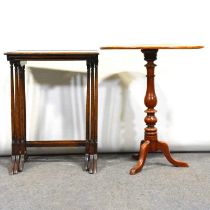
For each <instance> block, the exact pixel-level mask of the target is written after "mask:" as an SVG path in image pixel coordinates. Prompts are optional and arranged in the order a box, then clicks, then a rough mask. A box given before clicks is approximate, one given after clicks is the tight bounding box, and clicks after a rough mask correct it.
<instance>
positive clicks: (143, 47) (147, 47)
mask: <svg viewBox="0 0 210 210" xmlns="http://www.w3.org/2000/svg"><path fill="white" fill-rule="evenodd" d="M203 47H204V46H202V45H133V46H104V47H101V48H100V49H102V50H137V49H138V50H159V49H201V48H203Z"/></svg>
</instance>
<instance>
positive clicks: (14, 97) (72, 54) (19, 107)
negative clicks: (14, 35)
mask: <svg viewBox="0 0 210 210" xmlns="http://www.w3.org/2000/svg"><path fill="white" fill-rule="evenodd" d="M98 54H99V53H98V52H97V51H14V52H7V53H5V55H6V56H7V60H8V61H9V62H10V71H11V128H12V155H11V158H12V164H11V170H10V173H11V174H17V173H18V172H21V171H22V170H23V166H24V162H25V161H26V160H27V156H28V154H27V147H82V146H83V147H85V170H86V171H88V172H89V173H91V174H93V173H96V168H97V138H98V137H97V122H98ZM26 61H86V65H87V95H86V138H85V139H83V140H65V141H64V140H53V141H46V140H35V141H34V140H33V141H27V139H26V97H25V63H26Z"/></svg>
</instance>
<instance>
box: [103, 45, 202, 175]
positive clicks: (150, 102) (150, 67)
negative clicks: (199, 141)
mask: <svg viewBox="0 0 210 210" xmlns="http://www.w3.org/2000/svg"><path fill="white" fill-rule="evenodd" d="M202 47H203V46H108V47H102V48H101V49H109V50H114V49H117V50H121V49H126V50H128V49H132V50H133V49H139V50H141V52H142V53H143V54H144V60H145V61H146V62H147V63H146V65H145V67H146V69H147V90H146V95H145V98H144V103H145V106H146V107H147V109H146V110H145V112H146V114H147V115H146V117H145V119H144V121H145V123H146V125H147V127H146V128H145V134H144V140H142V141H141V144H140V150H139V155H137V156H134V157H135V158H137V159H138V162H137V164H136V165H135V166H134V167H133V168H131V170H130V174H131V175H134V174H136V173H137V172H139V171H141V169H142V168H143V166H144V163H145V160H146V157H147V154H148V152H157V151H158V150H160V151H161V152H163V154H164V155H165V157H166V159H167V160H168V161H169V162H170V163H171V164H173V165H174V166H179V167H188V164H187V163H185V162H182V161H178V160H175V159H174V158H173V157H172V156H171V154H170V151H169V147H168V145H167V143H165V142H163V141H159V140H158V135H157V128H156V127H155V124H156V122H157V117H156V116H155V113H156V110H155V106H156V105H157V97H156V94H155V83H154V77H155V74H154V71H155V66H156V64H155V63H154V61H155V60H156V59H157V52H158V50H159V49H199V48H202Z"/></svg>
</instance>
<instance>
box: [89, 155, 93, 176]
mask: <svg viewBox="0 0 210 210" xmlns="http://www.w3.org/2000/svg"><path fill="white" fill-rule="evenodd" d="M93 168H94V155H90V159H89V164H88V172H89V174H93V172H94V170H93Z"/></svg>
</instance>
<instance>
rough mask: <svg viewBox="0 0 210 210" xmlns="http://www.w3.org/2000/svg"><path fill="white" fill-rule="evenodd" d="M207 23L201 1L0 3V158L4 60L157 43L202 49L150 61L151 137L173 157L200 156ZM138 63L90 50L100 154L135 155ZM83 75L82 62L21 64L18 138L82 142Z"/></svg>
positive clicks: (131, 54)
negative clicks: (23, 84)
mask: <svg viewBox="0 0 210 210" xmlns="http://www.w3.org/2000/svg"><path fill="white" fill-rule="evenodd" d="M209 18H210V13H209V6H208V0H199V1H198V0H177V1H167V0H159V1H155V0H147V1H143V0H124V1H122V0H119V1H118V0H110V1H109V0H106V1H105V0H101V1H99V0H90V1H86V0H77V1H73V0H60V1H50V0H45V1H43V0H37V1H32V0H19V1H14V0H7V1H6V0H5V1H4V0H1V1H0V21H1V22H0V70H1V77H0V101H1V103H0V116H1V121H0V154H9V152H10V144H11V140H10V136H11V133H10V85H9V82H10V77H9V76H10V73H9V64H8V63H7V61H6V57H5V56H4V55H3V53H4V52H6V51H12V50H21V49H23V50H51V49H55V50H71V49H98V48H99V47H100V46H103V45H110V44H111V45H117V44H123V45H129V44H133V45H134V44H167V43H172V44H190V45H191V44H202V45H205V48H204V49H201V50H162V51H160V52H159V53H158V60H157V61H156V64H158V66H157V68H156V84H157V85H156V87H157V89H156V93H157V96H158V106H157V110H158V113H157V116H158V120H159V121H158V123H157V127H158V129H159V138H160V139H161V140H162V139H163V140H166V141H167V142H168V143H169V145H170V146H171V149H173V150H202V151H209V150H210V134H209V133H208V131H209V128H210V123H209V119H210V112H209V111H208V108H209V107H210V96H209V94H208V93H209V91H208V90H209V89H210V82H209V76H210V71H209V66H210V65H209V64H210V61H209V56H210V49H209V45H210V41H209V37H210V29H209V27H208V25H209V22H208V20H209ZM144 63H145V62H144V61H143V55H142V54H141V53H140V52H139V51H100V57H99V74H100V75H99V76H100V84H99V94H100V95H99V99H100V101H99V108H100V109H99V149H100V151H135V150H138V147H139V140H141V139H142V137H143V130H144V127H145V126H144V121H143V119H144V116H145V114H144V112H143V111H144V109H145V107H144V104H143V98H144V94H145V87H146V86H145V85H146V83H145V82H146V80H145V69H144V66H143V65H144ZM42 67H44V68H45V71H41V70H40V68H42ZM84 69H85V65H84V63H77V64H73V63H66V62H65V63H59V64H58V63H54V64H49V63H47V64H43V63H30V64H29V67H28V71H27V72H28V73H27V90H28V91H27V102H28V104H27V105H28V106H27V108H28V110H27V111H28V116H27V119H28V125H27V126H28V127H27V129H28V132H27V137H28V139H31V140H33V139H36V140H38V139H61V138H64V139H68V138H80V137H81V138H82V137H84V104H85V101H84V97H85V88H84V87H85V75H84V73H82V70H84ZM52 70H54V71H52ZM75 71H81V73H78V74H75ZM120 72H121V73H120ZM73 98H74V99H75V100H74V102H73V103H71V102H72V100H71V99H73Z"/></svg>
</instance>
